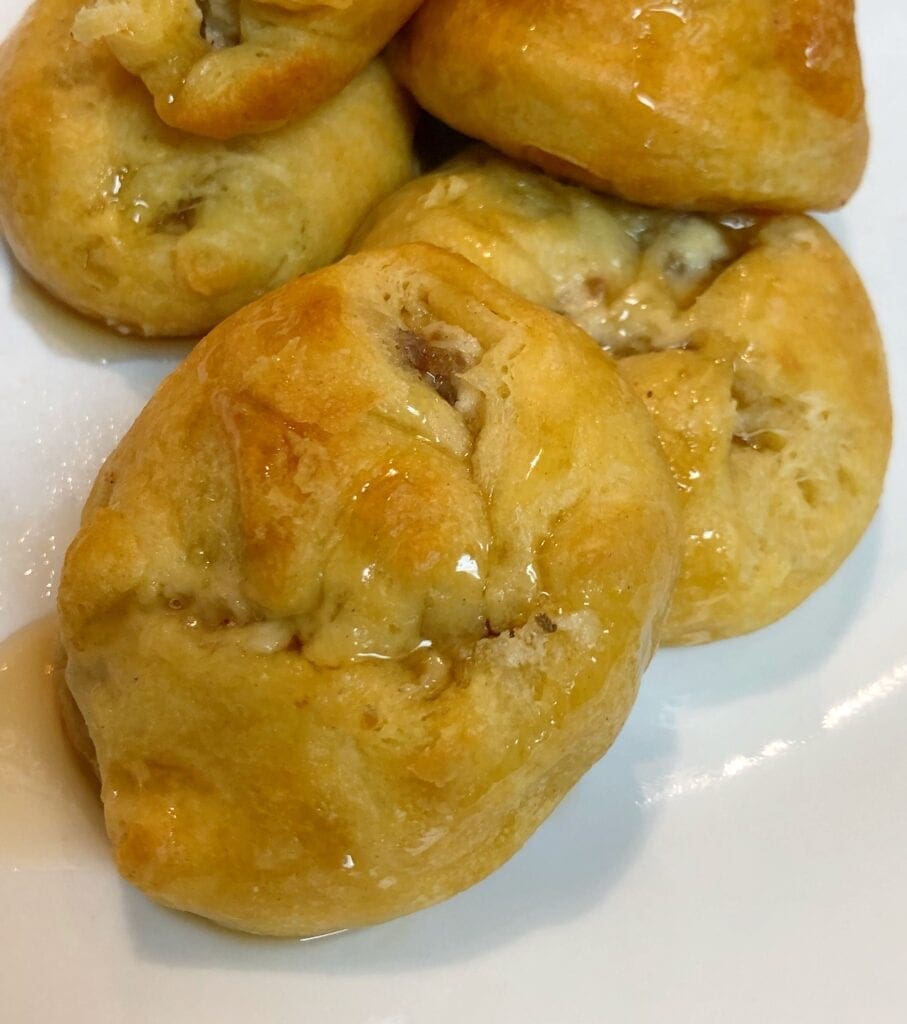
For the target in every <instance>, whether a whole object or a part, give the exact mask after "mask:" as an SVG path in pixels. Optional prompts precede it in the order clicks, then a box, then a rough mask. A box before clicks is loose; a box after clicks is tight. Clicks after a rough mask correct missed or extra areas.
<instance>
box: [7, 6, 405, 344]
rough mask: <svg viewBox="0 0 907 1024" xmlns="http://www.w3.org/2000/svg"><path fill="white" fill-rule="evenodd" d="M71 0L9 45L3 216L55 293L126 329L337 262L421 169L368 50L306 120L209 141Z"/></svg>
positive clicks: (163, 327) (208, 318) (27, 23)
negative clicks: (155, 99)
mask: <svg viewBox="0 0 907 1024" xmlns="http://www.w3.org/2000/svg"><path fill="white" fill-rule="evenodd" d="M78 6H79V4H78V0H39V2H38V3H37V4H36V5H35V6H33V7H32V8H31V10H30V12H29V14H28V15H27V16H26V18H25V19H24V20H23V22H22V23H21V24H20V26H19V28H18V29H17V30H16V31H15V32H14V33H13V35H12V36H11V37H10V39H9V40H8V41H7V42H6V44H5V45H4V48H3V51H2V57H0V227H2V229H3V231H4V232H5V234H6V237H7V240H8V241H9V244H10V246H11V247H12V249H13V251H14V252H15V254H16V256H17V257H18V259H19V260H20V262H21V263H22V264H23V265H24V266H25V268H26V269H27V270H28V271H29V273H31V274H32V276H34V277H35V278H36V279H37V280H38V281H39V282H40V283H41V284H43V285H44V286H45V287H46V288H47V289H48V290H49V291H51V292H53V293H54V294H55V295H56V296H57V297H58V298H60V299H62V300H63V301H64V302H67V303H68V304H69V305H71V306H74V307H75V308H76V309H78V310H80V311H81V312H83V313H86V314H88V315H89V316H93V317H97V318H98V319H101V320H105V321H107V322H108V323H110V324H111V325H114V326H116V327H118V328H120V329H121V330H123V331H131V332H135V333H138V334H146V335H180V334H188V335H193V334H202V333H204V332H205V331H206V330H208V329H209V328H211V327H212V326H213V325H214V324H216V323H218V322H219V321H220V320H222V319H223V318H224V317H225V316H227V315H229V314H230V313H232V312H233V311H234V310H236V309H238V308H239V307H240V306H242V305H245V303H247V302H250V301H251V300H252V299H254V298H256V297H258V296H259V295H262V294H263V293H264V292H266V291H269V290H270V289H272V288H275V287H277V286H278V285H280V284H282V283H283V282H284V281H287V280H288V279H290V278H291V277H295V276H296V275H297V274H300V273H303V272H304V271H307V270H312V269H314V268H315V267H319V266H322V265H324V264H325V263H329V262H330V261H331V260H333V259H335V258H336V257H337V256H338V255H339V254H340V252H341V251H342V250H343V248H344V246H345V245H346V243H347V242H348V240H349V237H350V235H351V234H352V232H353V231H354V230H355V228H356V227H357V225H358V223H359V221H360V220H361V219H362V217H363V216H364V215H365V214H366V213H367V211H368V210H369V209H370V208H371V207H372V206H373V205H374V204H375V203H376V202H377V201H378V200H379V199H381V198H383V197H384V196H385V195H387V193H388V192H390V191H392V190H393V189H394V188H396V187H397V186H398V185H400V184H402V183H403V182H404V181H406V179H407V178H408V177H409V176H410V175H411V173H412V165H413V157H412V149H411V137H412V125H411V114H410V110H409V108H408V105H407V104H406V103H405V102H404V100H403V98H402V96H401V94H400V91H399V90H398V89H397V87H396V86H395V84H394V83H393V82H392V81H391V79H390V76H389V75H388V73H387V71H386V69H385V68H384V67H383V66H382V65H381V64H380V63H374V64H372V65H371V66H370V67H369V68H367V69H366V70H365V71H364V72H363V73H362V74H361V75H359V76H358V77H357V78H356V79H354V80H353V81H352V82H351V83H350V84H349V85H348V86H347V87H346V88H345V89H344V90H343V92H341V93H340V94H339V95H338V96H336V97H335V98H334V99H332V100H330V101H329V102H327V103H325V104H324V105H323V106H321V107H320V108H319V109H318V110H317V111H316V112H315V113H313V114H311V115H310V116H309V117H306V118H303V119H300V120H295V121H292V122H291V123H289V124H288V125H286V126H285V127H284V128H280V129H277V130H276V131H273V132H269V133H268V134H267V135H262V136H256V137H254V138H247V139H236V140H233V141H232V142H214V141H211V140H208V139H201V138H196V137H193V136H189V135H185V134H183V133H182V132H177V131H175V130H174V129H172V128H168V127H167V126H166V125H165V124H163V123H162V122H161V121H160V119H159V118H158V117H157V115H156V114H155V112H154V108H153V107H152V104H151V100H150V97H149V96H148V95H147V93H146V90H145V89H144V87H143V86H142V84H141V83H140V82H138V81H137V80H135V79H134V78H132V76H130V75H128V74H127V73H126V72H125V71H124V70H123V69H122V68H121V67H120V65H119V64H118V63H117V62H116V60H114V58H113V57H112V56H111V55H110V53H109V51H108V49H107V46H106V45H105V44H104V43H102V42H97V43H92V44H84V43H78V42H75V41H74V40H73V39H72V37H71V35H70V28H71V26H72V19H73V15H74V13H75V11H76V10H77V8H78Z"/></svg>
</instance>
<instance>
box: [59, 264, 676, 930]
mask: <svg viewBox="0 0 907 1024" xmlns="http://www.w3.org/2000/svg"><path fill="white" fill-rule="evenodd" d="M676 511H677V510H676V498H675V495H674V489H673V487H672V485H671V480H670V475H669V472H668V469H667V466H666V464H665V463H664V460H663V458H662V456H661V452H660V449H659V446H658V443H657V440H656V437H655V434H654V431H653V429H652V427H651V423H650V422H649V419H648V417H647V416H646V413H645V410H644V409H643V407H642V405H641V403H639V401H638V400H637V399H636V397H635V396H634V395H633V393H632V391H631V389H630V388H629V387H627V385H626V384H624V383H623V382H622V381H621V379H620V378H619V376H618V375H617V373H616V371H615V369H614V367H613V365H612V364H611V363H610V361H608V360H606V359H603V358H602V357H601V355H600V353H599V352H598V350H597V348H596V346H595V345H594V343H593V342H592V341H591V340H590V339H589V338H588V337H587V336H586V335H584V334H583V333H582V332H581V331H579V330H578V329H577V328H575V327H574V326H573V325H571V324H569V323H568V322H567V321H565V320H563V319H562V318H560V317H556V316H554V315H553V314H550V313H547V312H545V311H543V310H541V309H537V308H536V307H534V306H531V305H530V304H528V303H526V302H525V301H523V300H521V299H519V298H517V296H515V295H513V294H512V293H510V292H508V291H507V290H505V289H503V288H502V287H501V286H499V285H498V284H496V283H495V282H493V281H491V279H490V278H487V277H485V275H483V274H481V273H480V272H479V271H477V270H476V269H475V268H474V267H472V266H471V265H470V264H469V263H468V262H467V261H465V260H462V259H460V258H458V257H454V256H451V255H449V254H447V253H443V252H442V251H441V250H439V249H435V248H432V247H426V246H411V247H405V248H403V249H399V250H387V251H386V252H378V253H368V254H364V255H361V256H356V257H351V258H349V259H347V260H345V261H344V262H342V263H341V264H339V265H337V266H335V267H332V268H329V269H327V270H325V271H322V272H320V273H318V274H316V275H312V276H309V277H306V278H301V279H299V280H298V281H296V282H294V283H292V284H291V285H288V286H286V287H285V288H284V289H282V290H281V291H278V292H276V293H274V294H273V295H271V296H268V297H266V298H265V299H263V300H261V301H260V302H258V303H256V304H254V305H252V306H250V307H248V308H247V309H245V310H243V311H242V312H240V313H239V314H237V315H236V316H234V317H232V318H231V319H230V320H228V321H226V322H225V323H224V324H223V325H221V326H220V327H219V328H217V329H216V330H215V331H214V332H212V334H211V335H209V337H208V338H207V339H206V340H205V341H204V342H202V343H201V344H200V345H199V346H198V347H197V348H196V349H195V350H194V351H193V353H192V354H191V355H190V356H189V358H188V359H187V361H186V362H185V363H184V364H183V365H182V366H181V367H180V369H179V370H178V371H177V372H176V373H174V374H173V375H172V376H171V377H170V378H169V379H168V380H167V381H166V382H165V383H164V385H163V386H162V388H161V390H160V391H159V392H158V394H157V395H156V396H155V397H154V398H153V399H152V401H151V402H150V403H149V405H148V407H147V408H146V410H145V411H144V412H143V414H142V415H141V416H140V417H139V419H138V421H137V422H136V424H135V426H134V427H133V428H132V430H131V431H130V432H129V433H128V434H127V436H126V438H125V439H124V440H123V442H122V443H121V444H120V446H119V447H118V448H117V450H116V452H115V453H114V454H113V455H112V456H111V458H110V459H109V460H108V461H107V462H106V463H105V466H104V468H103V470H102V472H101V474H100V476H99V477H98V480H97V482H96V485H95V488H94V491H93V493H92V496H91V498H90V499H89V502H88V505H87V506H86V511H85V515H84V519H83V526H82V529H81V531H80V533H79V534H78V536H77V537H76V539H75V541H74V542H73V544H72V546H71V547H70V549H69V552H68V554H67V558H66V562H65V567H64V572H63V577H62V581H61V588H60V612H61V630H62V635H63V639H64V645H65V648H66V652H67V655H68V664H67V669H66V678H67V683H68V685H69V688H70V689H71V691H72V693H73V696H74V697H75V700H76V703H77V704H78V706H79V708H80V709H81V711H82V714H83V715H84V718H85V721H86V723H87V725H88V730H89V733H90V735H91V738H92V740H93V742H94V745H95V748H96V751H97V759H98V763H99V766H100V772H101V778H102V783H103V786H102V795H103V799H104V805H105V815H106V820H107V827H108V831H109V833H110V836H111V839H112V842H113V845H114V849H115V854H116V858H117V862H118V865H119V867H120V870H121V871H122V873H123V874H124V875H125V876H126V878H128V879H129V880H131V881H133V882H134V883H136V884H137V885H138V886H140V887H141V888H142V889H144V890H145V891H146V892H147V893H148V894H149V895H151V896H153V897H154V898H156V899H158V900H160V901H161V902H163V903H165V904H167V905H170V906H174V907H178V908H181V909H187V910H193V911H195V912H197V913H200V914H203V915H205V916H208V917H212V918H214V919H215V920H217V921H220V922H222V923H225V924H228V925H232V926H233V927H237V928H240V929H244V930H248V931H254V932H264V933H268V934H280V935H308V934H319V933H322V932H329V931H334V930H336V929H339V928H345V927H350V926H354V925H361V924H366V923H373V922H376V921H381V920H385V919H387V918H390V917H394V916H397V915H399V914H404V913H408V912H410V911H413V910H416V909H419V908H420V907H423V906H427V905H429V904H431V903H434V902H437V901H438V900H440V899H443V898H445V897H447V896H450V895H452V894H453V893H455V892H457V891H459V890H461V889H463V888H464V887H466V886H468V885H471V884H473V883H475V882H476V881H478V880H479V879H481V878H482V877H484V876H485V875H486V874H488V873H489V872H490V871H492V870H493V869H494V868H496V867H497V866H498V865H499V864H501V863H502V862H503V861H504V860H505V859H506V858H507V857H509V856H510V855H511V854H512V853H513V852H514V851H515V850H516V849H518V848H519V847H520V846H521V845H522V844H523V842H525V840H526V839H527V838H528V836H529V835H530V834H531V833H532V831H534V829H535V828H536V827H537V826H538V825H539V823H540V822H541V821H542V820H543V819H544V818H545V817H547V815H548V814H549V813H550V811H551V810H552V808H553V807H554V805H555V804H556V803H557V802H558V801H559V800H560V799H561V797H563V795H564V794H565V793H566V791H567V790H568V789H569V788H570V786H572V785H573V784H574V783H575V782H576V780H577V779H578V778H579V777H580V775H581V774H582V773H583V772H584V771H586V770H587V769H588V768H589V767H590V766H591V765H592V764H593V763H594V762H595V761H596V760H597V759H598V758H599V757H600V756H601V755H602V753H604V751H605V750H606V749H607V748H608V746H610V744H611V742H612V741H613V739H614V737H615V736H616V734H617V731H618V730H619V729H620V727H621V725H622V724H623V721H624V719H625V718H626V715H627V714H628V712H629V710H630V706H631V704H632V702H633V699H634V697H635V694H636V689H637V686H638V683H639V678H640V675H641V673H642V671H643V669H644V668H645V666H646V665H647V664H648V661H649V659H650V657H651V655H652V653H653V651H654V649H655V645H656V643H657V636H658V627H659V625H660V623H661V619H662V617H663V615H664V612H665V609H666V607H667V602H668V598H669V596H670V593H671V590H672V588H673V584H674V579H675V575H676V569H677V562H678V549H679V545H678V534H677V516H676Z"/></svg>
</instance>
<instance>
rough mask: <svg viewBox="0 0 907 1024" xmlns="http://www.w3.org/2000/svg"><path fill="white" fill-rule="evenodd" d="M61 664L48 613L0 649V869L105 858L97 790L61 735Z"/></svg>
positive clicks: (70, 864)
mask: <svg viewBox="0 0 907 1024" xmlns="http://www.w3.org/2000/svg"><path fill="white" fill-rule="evenodd" d="M61 662H62V652H61V651H60V649H59V643H58V640H57V622H56V618H55V617H54V616H49V617H48V618H44V619H40V620H39V621H38V622H34V623H32V624H31V625H30V626H26V627H25V629H21V630H19V632H18V633H14V634H13V635H12V636H11V637H9V639H7V640H6V641H4V643H3V644H2V645H0V870H2V869H4V868H6V869H12V870H26V869H35V868H37V869H52V868H70V867H81V866H84V865H86V864H89V863H92V862H96V861H97V860H98V859H99V857H104V858H105V859H106V857H107V854H106V847H107V844H106V839H105V835H104V820H103V815H102V812H101V805H100V801H99V799H98V793H97V785H96V784H95V783H94V781H93V780H92V779H91V777H90V774H89V771H88V769H87V768H86V767H84V766H83V765H82V763H81V762H80V760H79V758H78V756H77V755H76V753H75V751H74V750H73V749H72V747H71V746H70V744H69V741H68V740H67V738H66V736H65V734H64V732H63V724H62V721H61V719H60V711H59V708H58V706H57V696H56V685H57V674H58V673H59V672H60V671H61Z"/></svg>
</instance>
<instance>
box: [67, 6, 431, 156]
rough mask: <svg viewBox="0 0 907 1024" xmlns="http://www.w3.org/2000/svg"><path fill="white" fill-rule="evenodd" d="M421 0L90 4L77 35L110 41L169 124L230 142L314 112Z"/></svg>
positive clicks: (78, 21) (86, 39) (80, 18)
mask: <svg viewBox="0 0 907 1024" xmlns="http://www.w3.org/2000/svg"><path fill="white" fill-rule="evenodd" d="M83 2H84V0H83ZM418 2H419V0H90V2H89V3H85V6H83V7H81V9H80V10H79V11H78V14H77V15H76V19H75V24H74V32H75V36H76V38H77V39H79V40H80V41H81V42H86V43H87V42H94V41H96V40H98V39H103V40H105V41H106V42H107V43H108V44H109V46H110V49H111V51H112V53H113V54H114V56H115V57H116V59H117V60H118V61H119V62H120V63H121V64H122V65H123V67H124V68H126V70H127V71H131V72H132V73H133V74H135V75H139V76H140V77H141V78H142V80H143V81H144V83H145V85H146V86H147V87H148V89H149V90H150V91H151V94H152V95H153V96H154V105H155V108H156V110H157V112H158V115H159V116H160V117H161V119H162V120H164V121H166V122H167V124H170V125H173V126H174V127H175V128H182V129H183V130H184V131H190V132H195V133H197V134H199V135H207V136H210V137H211V138H215V139H229V138H232V137H233V136H235V135H243V134H248V133H250V132H262V131H269V130H270V129H272V128H274V127H276V126H278V125H281V124H283V123H284V122H285V121H287V120H288V119H289V118H290V117H301V116H304V115H306V114H310V113H312V111H314V110H315V109H316V108H317V107H319V106H320V105H321V104H322V103H324V102H325V101H326V100H329V99H330V98H331V97H332V96H334V95H336V94H337V93H338V92H340V90H341V89H342V88H343V87H344V86H345V85H346V84H347V83H348V82H349V81H351V80H352V79H353V78H354V77H355V76H356V75H357V74H359V72H360V71H362V70H363V68H364V67H365V66H366V64H368V62H369V61H370V60H371V59H372V58H373V57H374V56H375V55H376V54H377V53H378V51H379V50H381V49H382V48H383V47H384V45H385V43H386V42H387V41H388V40H389V39H390V37H391V36H392V35H393V34H394V33H395V32H396V31H397V29H398V28H399V27H400V26H401V25H402V24H403V22H404V21H406V19H407V18H408V17H409V16H410V14H412V12H413V11H414V10H415V9H416V7H417V6H418ZM80 6H81V5H80Z"/></svg>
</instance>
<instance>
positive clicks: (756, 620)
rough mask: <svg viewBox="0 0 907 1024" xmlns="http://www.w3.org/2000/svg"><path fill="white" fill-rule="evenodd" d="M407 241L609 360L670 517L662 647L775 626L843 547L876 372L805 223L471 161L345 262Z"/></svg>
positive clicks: (831, 246) (869, 332) (880, 360)
mask: <svg viewBox="0 0 907 1024" xmlns="http://www.w3.org/2000/svg"><path fill="white" fill-rule="evenodd" d="M416 240H421V241H427V242H432V243H434V244H436V245H440V246H444V247H445V248H447V249H452V250H453V251H455V252H458V253H460V254H462V255H463V256H466V257H467V258H468V259H470V260H472V261H473V262H474V263H476V264H478V265H479V266H481V267H482V268H483V269H484V270H486V271H487V272H488V273H489V274H491V275H492V276H493V277H495V278H497V279H498V280H500V281H502V282H503V283H504V284H506V285H508V286H509V287H511V288H513V289H514V290H516V291H517V292H519V293H521V294H522V295H524V296H525V297H526V298H529V299H531V300H532V301H534V302H537V303H539V304H541V305H543V306H546V307H547V308H549V309H552V310H556V311H557V312H560V313H562V314H564V315H566V316H568V317H569V318H571V319H572V320H574V321H575V322H576V323H577V324H579V325H580V326H581V327H583V328H584V329H585V330H587V331H588V332H589V333H590V334H591V335H592V336H593V337H594V338H595V339H596V340H597V341H598V342H599V344H600V345H602V347H603V348H605V349H606V350H608V351H610V352H611V353H612V354H613V355H615V356H617V357H618V358H619V360H620V363H619V368H620V371H621V373H622V374H623V376H624V378H625V379H626V380H628V381H629V382H630V383H631V384H632V385H633V387H634V388H635V389H636V390H637V392H638V393H639V395H640V396H641V397H642V399H643V401H644V402H645V403H646V405H647V406H648V407H649V410H650V412H651V413H652V415H653V417H654V420H655V423H656V426H657V428H658V432H659V434H660V436H661V440H662V444H663V446H664V449H665V452H666V454H667V456H668V458H669V460H670V462H671V465H672V468H673V471H674V477H675V480H676V482H677V487H678V490H679V492H680V496H681V501H682V503H683V509H684V520H685V529H686V537H687V540H686V545H685V550H684V560H683V569H682V572H681V577H680V582H679V584H678V587H677V591H676V593H675V595H674V600H673V604H672V608H671V612H670V616H669V619H668V623H667V625H666V627H665V630H664V632H663V640H664V641H665V642H667V643H696V642H700V641H705V640H714V639H718V638H720V637H726V636H732V635H734V634H736V633H743V632H747V631H748V630H752V629H756V628H757V627H759V626H763V625H765V624H767V623H769V622H772V621H773V620H775V619H777V618H779V617H781V616H782V615H784V614H786V613H787V612H788V611H790V610H791V609H792V608H793V607H794V606H795V605H797V604H798V603H799V602H800V601H802V600H803V599H804V598H806V597H807V596H808V595H809V594H810V593H811V592H812V591H813V590H815V589H816V587H818V586H819V585H820V584H821V583H823V582H824V581H825V580H826V579H828V577H829V576H830V575H831V574H832V573H833V572H834V571H835V569H837V567H838V566H839V565H840V563H841V562H842V561H843V559H844V558H845V557H846V556H847V554H848V553H849V552H850V550H851V549H852V548H853V546H854V545H855V544H856V542H857V540H858V539H859V538H860V536H861V534H862V533H863V531H864V530H865V528H866V526H867V525H868V523H869V521H870V519H871V518H872V515H873V513H874V511H875V508H876V505H877V503H878V500H879V495H880V492H881V488H882V483H883V479H884V475H885V467H886V462H887V458H888V451H889V446H890V442H891V409H890V405H889V398H888V386H887V377H886V371H885V360H884V353H883V351H882V345H881V340H880V338H879V333H878V329H877V327H876V324H875V319H874V317H873V314H872V309H871V308H870V305H869V302H868V300H867V297H866V294H865V292H864V290H863V287H862V285H861V283H860V280H859V278H858V276H857V274H856V272H855V271H854V269H853V267H852V266H851V265H850V263H849V261H848V260H847V257H846V256H845V255H844V253H843V252H842V251H841V250H840V249H839V248H838V246H837V245H836V244H835V242H834V241H833V240H832V239H831V238H830V237H829V235H828V234H827V233H826V232H825V231H824V229H823V228H822V227H821V226H820V225H819V224H817V223H816V222H815V221H814V220H811V219H809V218H807V217H803V216H796V215H784V216H776V217H764V216H763V217H758V216H751V215H745V214H733V215H730V216H725V217H716V216H712V217H705V216H693V215H688V214H678V213H670V212H667V211H657V210H649V209H645V208H642V207H635V206H630V205H628V204H625V203H621V202H618V201H612V200H608V199H605V198H603V197H600V196H595V195H593V194H591V193H589V192H587V191H585V190H584V189H581V188H576V187H573V186H565V185H559V184H556V183H555V182H553V181H551V180H550V179H549V178H547V177H545V175H543V174H540V173H538V172H535V171H532V170H530V169H528V168H525V167H521V166H519V165H516V164H513V163H510V162H509V161H507V160H504V159H502V158H497V157H495V156H493V155H492V154H490V153H488V152H487V151H485V150H484V149H482V148H479V147H477V148H475V149H473V150H472V151H471V152H468V153H466V154H465V155H463V156H461V157H460V158H457V159H454V160H453V161H452V162H451V163H449V164H448V165H447V166H446V167H444V168H442V169H441V170H440V171H438V172H437V173H435V174H431V175H427V176H426V177H423V178H420V179H418V180H416V181H414V182H412V183H411V184H409V185H407V186H405V187H404V188H403V189H401V190H400V191H399V192H398V193H396V194H395V195H394V196H392V197H390V198H389V199H388V200H386V201H385V202H384V204H382V206H380V207H379V208H378V209H377V210H376V211H375V213H374V214H373V216H372V217H371V218H370V220H369V222H368V224H367V225H366V226H365V228H364V229H363V233H362V235H361V236H360V238H359V241H358V243H357V245H358V247H359V248H369V247H371V246H384V245H392V244H398V243H400V242H407V241H416Z"/></svg>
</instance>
